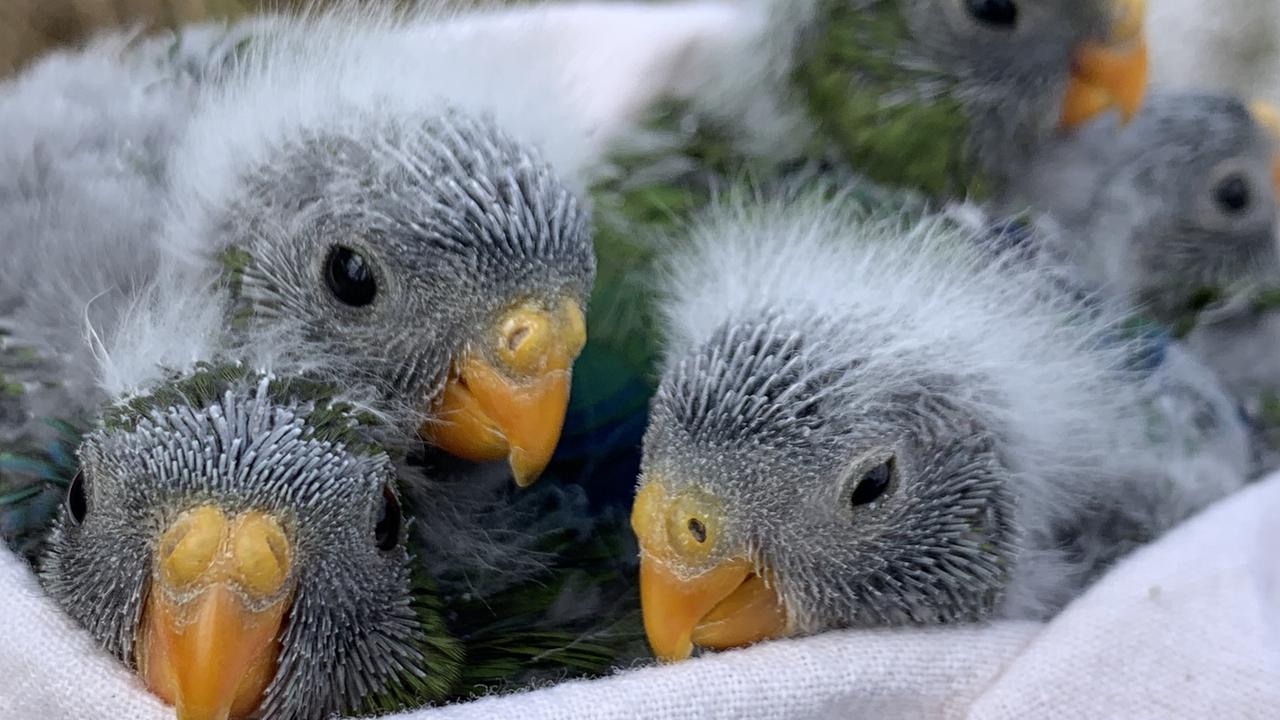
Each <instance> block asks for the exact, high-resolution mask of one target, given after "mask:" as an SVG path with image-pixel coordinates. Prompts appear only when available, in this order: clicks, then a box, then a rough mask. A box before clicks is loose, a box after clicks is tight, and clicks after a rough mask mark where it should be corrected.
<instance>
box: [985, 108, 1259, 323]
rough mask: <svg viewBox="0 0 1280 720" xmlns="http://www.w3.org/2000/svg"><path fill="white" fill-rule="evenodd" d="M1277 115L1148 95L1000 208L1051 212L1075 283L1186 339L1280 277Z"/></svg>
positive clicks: (1037, 163)
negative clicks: (1212, 307)
mask: <svg viewBox="0 0 1280 720" xmlns="http://www.w3.org/2000/svg"><path fill="white" fill-rule="evenodd" d="M1277 197H1280V116H1277V114H1276V111H1275V109H1274V108H1272V107H1270V106H1268V105H1266V104H1262V103H1256V104H1254V105H1252V106H1249V105H1246V104H1245V103H1243V102H1240V101H1239V100H1237V99H1235V98H1233V97H1230V96H1224V95H1214V94H1187V93H1155V94H1153V95H1152V96H1151V98H1150V99H1149V100H1148V102H1147V104H1146V106H1145V107H1144V109H1143V111H1142V112H1141V113H1139V114H1138V116H1137V117H1136V118H1135V119H1134V121H1133V122H1132V123H1131V124H1130V125H1129V126H1128V127H1126V128H1123V129H1120V130H1118V131H1117V129H1116V128H1114V127H1110V126H1108V124H1107V123H1098V124H1096V125H1095V126H1092V127H1089V128H1087V129H1085V130H1083V131H1082V132H1080V133H1078V134H1077V135H1076V136H1074V137H1071V138H1062V139H1060V140H1058V141H1056V142H1055V143H1053V144H1051V145H1050V146H1048V147H1046V148H1045V150H1044V152H1042V153H1041V154H1039V155H1038V156H1037V157H1036V158H1035V160H1034V161H1033V162H1031V163H1030V164H1029V165H1028V172H1027V173H1026V177H1025V181H1024V182H1021V183H1019V184H1018V185H1017V187H1016V188H1015V189H1013V190H1012V191H1011V192H1010V193H1008V197H1006V198H1005V199H1004V200H1003V201H1002V203H1003V204H1004V205H1005V206H1006V208H1007V209H1010V210H1013V211H1017V210H1019V209H1021V208H1022V207H1024V206H1030V207H1032V208H1034V209H1035V210H1037V211H1042V212H1043V213H1044V215H1045V216H1047V217H1046V218H1045V219H1044V221H1045V222H1046V223H1047V224H1048V229H1049V232H1046V233H1045V234H1044V241H1043V242H1044V249H1045V250H1047V251H1048V253H1049V255H1050V257H1052V258H1053V260H1054V261H1055V262H1063V263H1064V264H1065V266H1067V267H1069V268H1071V272H1072V273H1073V274H1075V275H1076V276H1077V279H1078V280H1079V281H1080V283H1081V284H1082V285H1084V286H1086V287H1089V288H1094V289H1098V290H1101V291H1102V292H1103V293H1105V294H1107V295H1109V296H1112V297H1115V298H1117V299H1119V300H1120V301H1122V302H1124V303H1127V304H1129V305H1130V306H1132V307H1134V308H1136V309H1137V311H1138V312H1140V313H1144V314H1146V315H1148V316H1150V317H1151V318H1152V319H1153V320H1155V321H1156V322H1158V323H1160V324H1162V325H1164V326H1167V327H1172V328H1174V329H1175V330H1176V331H1177V332H1178V334H1185V332H1186V331H1187V330H1189V329H1190V328H1191V327H1193V326H1194V325H1195V322H1196V315H1197V313H1199V312H1200V311H1201V310H1203V309H1204V308H1205V307H1206V306H1207V305H1209V304H1211V303H1214V302H1215V301H1219V300H1228V299H1230V298H1231V297H1232V296H1233V295H1236V294H1238V293H1241V292H1246V291H1247V290H1248V289H1249V288H1250V287H1251V286H1258V285H1270V284H1273V283H1274V282H1275V280H1276V278H1277V277H1278V276H1280V246H1277V241H1276V231H1277V224H1276V223H1277Z"/></svg>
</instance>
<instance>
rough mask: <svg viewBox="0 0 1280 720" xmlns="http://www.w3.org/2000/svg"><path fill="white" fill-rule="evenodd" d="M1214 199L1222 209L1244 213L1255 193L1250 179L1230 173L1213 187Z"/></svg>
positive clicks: (1232, 213)
mask: <svg viewBox="0 0 1280 720" xmlns="http://www.w3.org/2000/svg"><path fill="white" fill-rule="evenodd" d="M1213 201H1214V202H1216V203H1218V207H1220V208H1222V211H1223V212H1225V213H1228V214H1230V215H1235V214H1237V213H1242V212H1244V211H1245V210H1248V209H1249V204H1250V203H1251V202H1252V201H1253V193H1252V191H1251V190H1250V188H1249V181H1248V180H1246V179H1245V178H1244V177H1242V176H1240V175H1228V176H1227V177H1225V178H1223V179H1222V181H1221V182H1219V183H1218V184H1217V185H1216V186H1214V188H1213Z"/></svg>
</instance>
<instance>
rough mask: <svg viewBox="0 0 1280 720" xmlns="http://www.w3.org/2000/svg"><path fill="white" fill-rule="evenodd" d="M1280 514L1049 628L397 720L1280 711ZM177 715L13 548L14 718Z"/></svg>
mask: <svg viewBox="0 0 1280 720" xmlns="http://www.w3.org/2000/svg"><path fill="white" fill-rule="evenodd" d="M1277 517H1280V475H1277V476H1273V477H1272V478H1270V479H1268V480H1266V481H1265V482H1262V483H1259V484H1257V485H1255V486H1252V487H1250V488H1248V489H1246V490H1244V491H1242V492H1240V493H1238V494H1237V495H1235V496H1234V497H1231V498H1228V499H1227V500H1226V501H1224V502H1222V503H1220V504H1219V505H1217V506H1215V507H1213V508H1210V509H1209V510H1207V511H1206V512H1205V513H1203V514H1202V515H1200V516H1199V517H1197V518H1194V519H1192V520H1191V521H1190V522H1188V523H1186V524H1185V525H1184V526H1182V527H1180V528H1178V529H1176V530H1174V531H1173V532H1172V533H1170V534H1169V535H1167V536H1166V537H1165V538H1164V539H1163V540H1161V541H1160V542H1158V543H1156V544H1154V545H1152V546H1150V547H1148V548H1145V549H1143V550H1141V551H1139V552H1137V553H1135V554H1134V555H1133V556H1132V557H1131V558H1129V559H1128V560H1127V561H1125V562H1124V563H1122V564H1121V565H1119V566H1118V567H1117V568H1116V569H1115V570H1114V571H1113V572H1111V573H1110V574H1109V575H1108V576H1107V577H1105V578H1103V579H1102V580H1101V581H1100V582H1099V583H1098V584H1097V585H1096V586H1094V587H1093V589H1092V590H1090V591H1089V592H1088V593H1087V594H1086V595H1084V596H1083V597H1081V598H1080V599H1079V600H1077V601H1076V602H1075V603H1074V604H1072V605H1071V606H1070V607H1068V608H1067V609H1066V610H1065V611H1064V612H1063V613H1062V614H1061V615H1060V616H1059V617H1058V618H1057V619H1055V620H1054V621H1052V622H1050V623H1048V624H1047V625H1043V626H1041V625H1035V624H1028V623H1001V624H995V625H990V626H985V627H958V628H948V629H937V630H898V631H877V632H865V631H864V632H858V631H847V632H837V633H829V634H827V635H823V636H819V637H814V638H808V639H804V640H794V641H786V642H775V643H768V644H764V645H760V646H758V647H754V648H749V649H746V650H741V651H736V652H728V653H723V654H720V655H714V656H708V657H704V658H700V659H697V660H692V661H689V662H685V663H681V664H678V665H673V666H669V667H650V668H643V669H638V670H631V671H626V672H622V673H619V674H618V675H616V676H614V677H610V678H606V679H603V680H596V681H582V682H571V683H565V684H562V685H559V686H556V687H551V688H545V689H541V690H536V691H532V692H527V693H521V694H515V695H508V696H503V697H492V698H486V699H482V700H479V701H476V702H472V703H467V704H462V705H455V706H452V707H446V708H438V709H433V710H420V711H417V712H413V713H405V714H402V715H399V716H396V718H397V719H398V720H471V719H472V718H474V719H476V720H490V719H492V718H505V717H513V718H520V719H521V720H543V719H545V720H564V719H566V718H575V719H576V718H582V719H584V720H585V719H598V720H612V719H613V718H618V719H619V720H621V719H622V718H628V719H631V718H642V719H652V720H667V719H668V718H670V719H671V720H677V719H678V720H687V719H688V718H690V717H696V718H698V719H699V720H714V719H716V718H725V719H726V720H727V719H730V718H734V719H738V718H741V719H751V720H755V719H758V720H774V719H779V720H780V719H782V718H788V719H790V718H847V717H875V718H920V717H930V718H934V717H936V718H962V717H968V718H975V719H977V720H997V719H1005V718H1008V719H1013V718H1064V719H1065V718H1070V719H1071V720H1077V719H1079V718H1111V717H1115V718H1120V717H1123V718H1162V719H1167V718H1204V717H1223V718H1259V719H1262V718H1275V717H1277V716H1280V715H1278V713H1280V710H1278V708H1280V553H1278V552H1277V551H1278V550H1280V525H1277V523H1276V522H1275V519H1276V518H1277ZM172 717H173V713H172V711H171V710H169V709H168V708H166V707H164V706H163V705H162V704H161V703H159V702H158V701H156V700H155V699H153V698H152V697H151V696H150V695H148V694H147V693H146V692H145V691H144V690H143V689H142V688H141V686H140V685H139V683H138V682H137V680H135V679H134V678H133V677H132V676H130V674H129V673H128V672H126V671H125V670H124V669H123V668H122V667H121V666H120V665H119V664H118V663H116V662H115V661H114V660H112V659H111V658H109V657H106V656H105V655H103V654H102V653H101V652H99V651H98V650H97V649H96V648H95V647H94V645H93V643H92V642H91V641H90V639H89V638H88V636H87V635H86V634H85V633H84V632H83V631H81V630H79V629H77V628H75V627H73V625H72V624H71V623H70V622H69V621H68V620H67V619H66V618H65V617H64V616H63V615H62V614H61V613H60V612H59V611H58V609H57V608H56V607H54V606H53V605H51V604H50V603H49V601H48V600H47V599H46V598H45V597H44V595H43V594H42V593H41V592H40V589H39V586H38V584H37V583H36V580H35V578H34V577H32V575H31V573H30V571H29V570H28V569H27V567H26V566H25V565H24V564H23V563H21V562H20V561H19V560H17V559H16V558H14V557H13V556H12V555H10V554H8V553H0V718H5V719H6V720H9V719H14V720H27V719H28V718H30V720H81V719H82V718H110V719H112V720H125V719H133V718H137V719H138V720H152V719H155V720H162V719H163V720H167V719H169V718H172Z"/></svg>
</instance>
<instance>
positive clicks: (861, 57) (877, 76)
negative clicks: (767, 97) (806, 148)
mask: <svg viewBox="0 0 1280 720" xmlns="http://www.w3.org/2000/svg"><path fill="white" fill-rule="evenodd" d="M901 4H902V3H899V2H883V1H882V2H876V3H873V4H870V5H864V6H861V7H852V6H851V5H850V4H849V3H848V2H847V0H822V1H821V2H820V3H819V5H818V9H817V12H816V13H815V15H814V19H813V22H812V23H810V25H809V27H808V28H807V29H805V30H802V31H801V32H802V36H801V37H800V38H799V40H798V42H797V44H796V47H797V56H796V57H795V58H794V68H793V71H792V75H791V81H792V83H793V84H794V86H795V88H796V89H797V90H798V91H799V93H800V95H801V96H802V97H803V102H804V105H805V109H806V110H807V112H808V115H809V118H810V120H811V122H812V123H813V125H814V137H813V142H814V143H815V144H816V145H818V146H819V147H818V148H816V149H817V150H820V151H821V150H825V149H827V148H831V149H834V151H835V152H836V153H837V154H838V156H839V157H840V159H841V160H843V161H844V162H845V163H847V164H848V165H849V166H850V167H851V168H852V169H853V170H855V171H857V172H859V173H861V174H863V175H865V176H867V177H868V178H870V179H871V180H873V181H875V182H878V183H882V184H885V185H889V186H893V187H905V188H912V189H916V190H920V191H922V192H924V193H926V194H928V195H930V196H933V197H938V198H942V197H955V196H967V197H969V198H978V199H981V198H982V197H984V196H985V195H987V194H988V193H989V191H988V190H987V189H986V188H987V186H988V185H989V182H988V180H987V179H986V178H984V177H982V173H981V172H980V170H979V168H978V167H977V163H975V162H973V161H972V158H970V157H969V153H968V143H967V137H968V130H969V121H968V119H967V114H966V112H965V108H964V107H963V106H962V105H961V103H960V101H959V100H957V99H956V98H955V96H954V94H952V93H949V92H947V91H946V89H948V88H952V87H954V85H955V82H956V81H955V78H954V77H952V76H950V75H947V74H945V73H943V72H941V71H939V70H937V69H933V68H929V67H926V66H925V65H926V64H925V63H906V62H904V61H903V58H904V57H905V49H904V46H905V45H906V43H908V42H909V41H908V38H909V37H910V35H909V32H910V30H909V28H908V26H907V19H906V17H904V15H903V12H902V10H901V7H900V6H901ZM926 88H943V90H942V91H938V90H926Z"/></svg>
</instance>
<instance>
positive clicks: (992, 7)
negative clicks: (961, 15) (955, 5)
mask: <svg viewBox="0 0 1280 720" xmlns="http://www.w3.org/2000/svg"><path fill="white" fill-rule="evenodd" d="M964 3H965V6H966V8H967V9H968V11H969V15H970V16H972V17H973V19H974V20H977V21H978V22H980V23H982V24H983V25H987V26H989V27H994V28H1012V27H1013V26H1015V25H1017V24H1018V4H1017V3H1016V2H1014V0H964Z"/></svg>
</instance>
